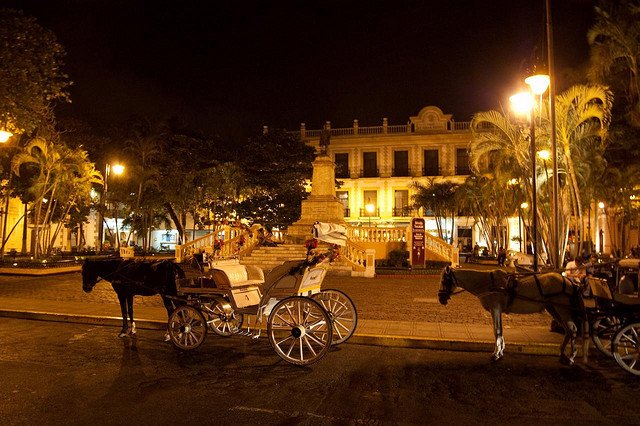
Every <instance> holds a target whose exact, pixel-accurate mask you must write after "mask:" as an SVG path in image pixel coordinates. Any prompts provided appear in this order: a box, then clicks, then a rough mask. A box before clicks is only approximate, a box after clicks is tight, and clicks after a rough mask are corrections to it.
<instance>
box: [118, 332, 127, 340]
mask: <svg viewBox="0 0 640 426" xmlns="http://www.w3.org/2000/svg"><path fill="white" fill-rule="evenodd" d="M118 337H119V338H121V339H122V338H123V337H127V332H126V331H121V332H120V334H118Z"/></svg>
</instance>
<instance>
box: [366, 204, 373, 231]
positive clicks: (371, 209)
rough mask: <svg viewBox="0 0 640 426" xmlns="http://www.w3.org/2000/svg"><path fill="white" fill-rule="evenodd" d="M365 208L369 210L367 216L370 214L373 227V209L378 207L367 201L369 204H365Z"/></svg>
mask: <svg viewBox="0 0 640 426" xmlns="http://www.w3.org/2000/svg"><path fill="white" fill-rule="evenodd" d="M364 209H365V210H366V211H367V216H369V228H371V216H372V215H373V211H374V210H375V209H376V207H375V206H374V205H373V204H371V203H367V205H366V206H364Z"/></svg>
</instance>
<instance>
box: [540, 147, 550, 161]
mask: <svg viewBox="0 0 640 426" xmlns="http://www.w3.org/2000/svg"><path fill="white" fill-rule="evenodd" d="M538 157H540V158H541V159H543V160H545V161H547V160H548V159H549V158H551V153H550V152H549V150H547V149H543V150H542V151H538Z"/></svg>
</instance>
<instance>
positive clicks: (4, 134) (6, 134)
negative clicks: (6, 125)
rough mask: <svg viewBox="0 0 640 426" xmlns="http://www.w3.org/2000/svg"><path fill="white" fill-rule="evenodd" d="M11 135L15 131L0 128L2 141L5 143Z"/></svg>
mask: <svg viewBox="0 0 640 426" xmlns="http://www.w3.org/2000/svg"><path fill="white" fill-rule="evenodd" d="M11 136H13V133H11V132H8V131H6V130H0V143H5V142H6V141H8V140H9V138H10V137H11Z"/></svg>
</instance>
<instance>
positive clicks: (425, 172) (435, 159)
mask: <svg viewBox="0 0 640 426" xmlns="http://www.w3.org/2000/svg"><path fill="white" fill-rule="evenodd" d="M423 160H424V161H423V163H422V176H440V175H441V174H440V159H439V152H438V150H437V149H425V150H424V153H423Z"/></svg>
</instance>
